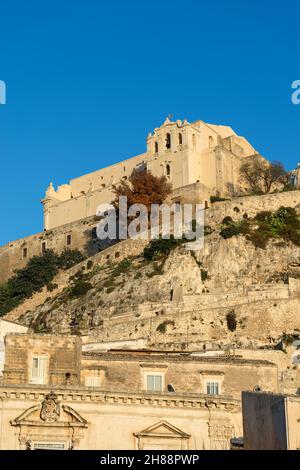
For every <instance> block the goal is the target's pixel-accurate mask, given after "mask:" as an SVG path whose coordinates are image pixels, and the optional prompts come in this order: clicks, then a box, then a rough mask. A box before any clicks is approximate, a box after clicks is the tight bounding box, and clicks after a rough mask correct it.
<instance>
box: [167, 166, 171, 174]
mask: <svg viewBox="0 0 300 470" xmlns="http://www.w3.org/2000/svg"><path fill="white" fill-rule="evenodd" d="M166 173H167V176H170V175H171V168H170V165H167V166H166Z"/></svg>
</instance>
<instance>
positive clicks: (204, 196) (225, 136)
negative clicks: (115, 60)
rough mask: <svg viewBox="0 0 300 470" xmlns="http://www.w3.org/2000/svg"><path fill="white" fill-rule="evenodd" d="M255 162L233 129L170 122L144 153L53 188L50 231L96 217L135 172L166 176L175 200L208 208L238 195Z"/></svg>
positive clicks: (47, 208) (48, 203)
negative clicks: (214, 198)
mask: <svg viewBox="0 0 300 470" xmlns="http://www.w3.org/2000/svg"><path fill="white" fill-rule="evenodd" d="M254 156H255V157H257V156H258V152H257V151H256V150H255V149H254V148H253V147H252V145H251V144H250V143H249V142H248V141H247V140H246V139H245V138H244V137H240V136H238V135H237V134H236V133H235V132H234V131H233V130H232V129H231V127H228V126H219V125H213V124H207V123H205V122H203V121H196V122H193V123H189V122H188V121H186V120H185V121H180V120H177V121H176V122H172V121H171V120H170V119H169V118H167V119H166V121H165V122H164V124H163V125H162V126H161V127H159V128H156V129H155V130H154V132H152V133H149V135H148V137H147V149H146V152H145V153H143V154H141V155H138V156H136V157H133V158H130V159H127V160H124V161H121V162H120V163H116V164H115V165H112V166H109V167H107V168H103V169H101V170H98V171H95V172H93V173H89V174H86V175H83V176H81V177H79V178H75V179H72V180H71V181H70V183H69V184H65V185H62V186H59V187H58V188H57V190H55V189H54V187H53V185H52V183H51V184H50V186H49V187H48V189H47V191H46V196H45V198H44V200H43V201H42V202H43V205H44V225H45V229H46V230H50V229H53V228H55V227H58V226H61V225H64V224H68V223H72V222H75V221H78V220H81V219H84V218H86V217H89V216H93V215H95V214H96V211H97V207H98V205H99V204H102V203H110V202H111V201H112V200H113V198H114V196H113V192H112V185H114V184H118V183H120V182H121V181H122V180H123V179H127V178H128V177H129V176H130V175H131V173H132V171H133V170H134V169H147V170H150V171H151V172H152V173H153V174H154V175H156V176H162V175H165V176H166V177H167V178H168V179H169V180H170V182H171V183H172V187H173V196H174V198H175V200H178V199H179V200H181V199H182V197H183V198H184V199H185V201H184V202H186V198H188V199H192V200H188V201H187V202H194V201H193V200H196V201H197V202H205V201H208V200H209V197H210V195H216V194H217V195H228V194H232V193H233V194H234V193H235V192H238V191H240V189H241V188H240V182H239V168H240V166H241V164H242V163H243V162H245V159H247V158H251V157H254Z"/></svg>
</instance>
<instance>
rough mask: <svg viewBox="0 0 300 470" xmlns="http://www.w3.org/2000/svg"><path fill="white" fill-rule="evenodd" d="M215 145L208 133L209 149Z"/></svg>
mask: <svg viewBox="0 0 300 470" xmlns="http://www.w3.org/2000/svg"><path fill="white" fill-rule="evenodd" d="M214 145H215V142H214V138H213V137H212V136H211V135H210V136H209V138H208V147H209V148H210V149H211V148H212V147H213V146H214Z"/></svg>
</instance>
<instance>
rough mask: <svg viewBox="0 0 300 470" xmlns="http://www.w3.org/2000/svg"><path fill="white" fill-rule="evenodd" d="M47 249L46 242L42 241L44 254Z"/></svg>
mask: <svg viewBox="0 0 300 470" xmlns="http://www.w3.org/2000/svg"><path fill="white" fill-rule="evenodd" d="M46 250H47V245H46V242H43V243H42V254H45V252H46Z"/></svg>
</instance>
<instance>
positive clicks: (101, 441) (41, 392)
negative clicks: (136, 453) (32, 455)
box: [0, 334, 278, 450]
mask: <svg viewBox="0 0 300 470" xmlns="http://www.w3.org/2000/svg"><path fill="white" fill-rule="evenodd" d="M5 346H6V356H5V357H6V361H5V367H4V377H3V380H2V381H1V382H0V400H1V411H0V413H1V415H0V430H1V433H0V448H1V449H26V448H27V449H42V448H47V449H103V450H111V449H145V450H151V449H157V450H158V449H165V450H168V449H178V450H180V449H198V450H202V449H203V450H205V449H206V450H210V449H229V446H230V439H231V438H232V437H240V436H241V435H242V418H241V405H240V395H241V391H242V390H244V389H253V388H254V387H257V386H259V387H261V388H263V389H264V390H269V391H271V390H275V391H277V386H278V385H277V367H276V366H275V365H274V364H272V363H270V362H267V361H253V360H243V359H241V358H234V357H224V356H222V357H206V358H203V357H200V356H199V355H198V354H197V353H182V352H181V353H179V352H168V351H165V352H158V351H146V350H140V351H139V350H135V351H130V350H111V351H108V352H106V353H105V352H95V353H93V352H91V353H87V352H82V347H81V341H80V338H79V337H76V336H54V335H32V334H8V335H7V336H6V338H5Z"/></svg>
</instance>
